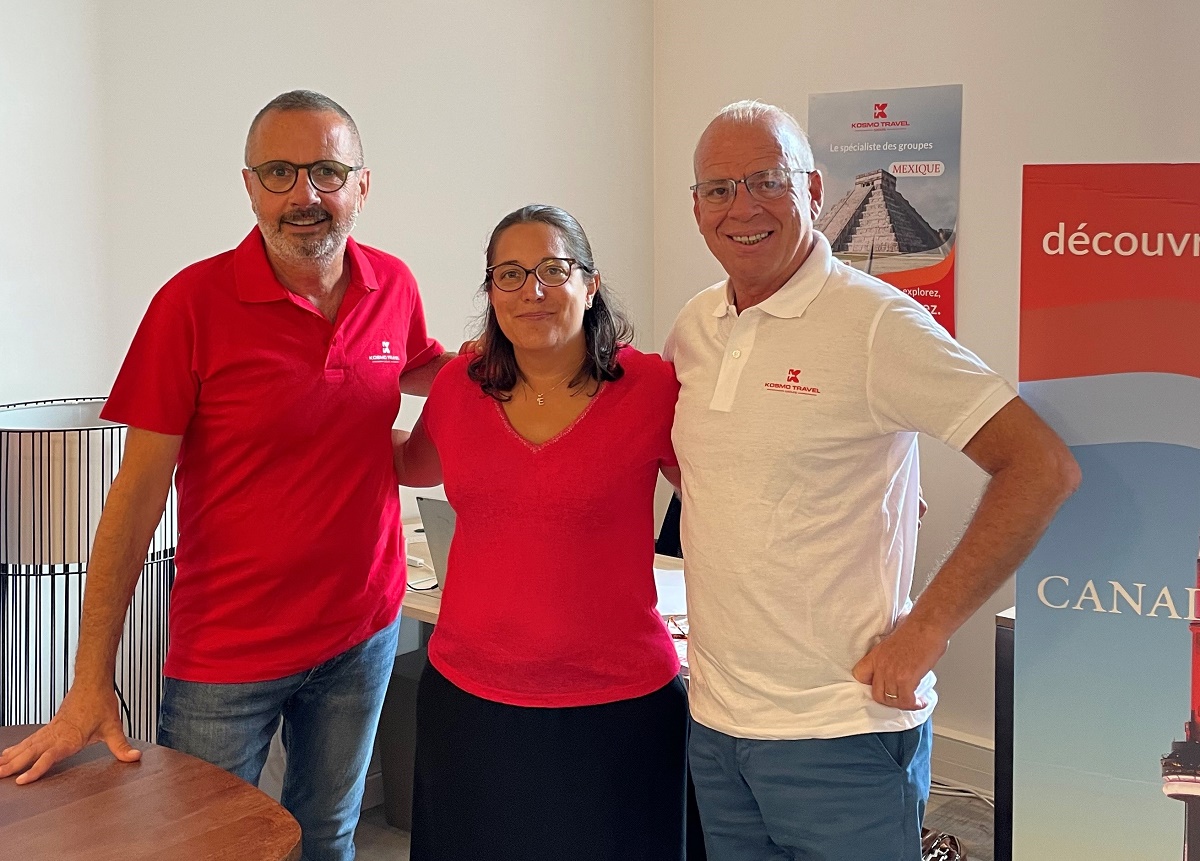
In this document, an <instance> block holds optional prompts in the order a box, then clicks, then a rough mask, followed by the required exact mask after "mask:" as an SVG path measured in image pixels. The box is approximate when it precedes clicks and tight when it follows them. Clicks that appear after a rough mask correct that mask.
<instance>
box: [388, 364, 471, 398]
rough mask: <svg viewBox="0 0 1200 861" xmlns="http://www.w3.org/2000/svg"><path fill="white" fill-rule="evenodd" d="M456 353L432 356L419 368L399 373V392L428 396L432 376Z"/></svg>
mask: <svg viewBox="0 0 1200 861" xmlns="http://www.w3.org/2000/svg"><path fill="white" fill-rule="evenodd" d="M457 355H458V354H457V353H442V354H441V355H439V356H434V357H433V358H432V359H430V360H429V361H428V362H426V363H425V364H423V365H421V366H420V367H419V368H413V369H412V370H411V371H405V372H404V373H403V374H401V375H400V393H401V394H405V395H417V396H418V397H422V398H427V397H429V388H430V386H432V385H433V378H434V377H436V376H437V375H438V371H440V370H441V369H442V368H444V367H446V365H448V364H449V363H450V360H451V359H453V358H454V357H455V356H457Z"/></svg>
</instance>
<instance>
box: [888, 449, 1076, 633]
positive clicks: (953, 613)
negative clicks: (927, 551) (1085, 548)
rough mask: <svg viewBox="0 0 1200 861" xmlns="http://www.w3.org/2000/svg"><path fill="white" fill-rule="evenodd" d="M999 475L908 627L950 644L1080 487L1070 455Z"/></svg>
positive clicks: (1052, 454) (1052, 455)
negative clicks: (1077, 486) (930, 633)
mask: <svg viewBox="0 0 1200 861" xmlns="http://www.w3.org/2000/svg"><path fill="white" fill-rule="evenodd" d="M1061 454H1062V453H1061V452H1049V453H1048V456H1047V457H1046V458H1043V459H1042V460H1040V461H1038V462H1030V463H1021V464H1014V465H1013V466H1010V467H1007V468H1005V469H1002V470H999V471H997V472H996V473H995V474H994V475H993V476H992V478H991V480H990V481H989V482H988V485H987V488H986V489H985V490H984V493H983V496H982V498H981V499H980V501H979V506H978V508H977V509H976V511H975V514H974V516H973V517H972V518H971V522H970V523H969V524H968V526H967V528H966V531H965V532H964V533H963V536H962V538H961V540H960V541H959V542H958V546H957V547H955V548H954V550H953V552H951V553H950V555H949V556H948V557H947V558H946V561H945V562H944V563H943V564H942V566H941V568H940V569H939V571H938V572H937V575H936V576H935V577H934V578H933V580H932V581H931V582H930V583H929V585H928V586H927V587H926V588H925V590H924V592H923V593H922V594H921V596H920V598H919V599H918V600H917V602H916V605H915V606H914V607H913V611H912V613H911V614H910V615H909V617H908V620H907V624H909V625H914V626H917V627H920V628H924V629H926V630H929V631H932V632H935V633H936V635H937V636H939V637H942V638H944V639H949V638H950V636H951V635H952V634H953V633H954V632H955V631H957V630H958V629H959V628H960V627H961V626H962V625H963V623H965V622H966V621H967V619H969V618H970V617H971V615H972V614H974V613H975V611H976V610H978V609H979V608H980V607H981V606H983V604H984V602H986V601H987V600H988V598H990V597H991V596H992V595H993V594H994V593H995V592H996V590H997V589H999V588H1000V586H1002V585H1003V584H1004V582H1005V581H1006V580H1008V578H1009V577H1011V576H1012V574H1013V572H1015V571H1016V569H1017V567H1018V566H1019V565H1020V564H1021V563H1022V562H1023V561H1024V560H1025V558H1026V557H1027V556H1028V555H1029V553H1030V552H1031V551H1032V550H1033V548H1034V546H1035V545H1036V544H1037V542H1038V539H1039V538H1041V536H1042V533H1044V532H1045V531H1046V527H1048V526H1049V525H1050V521H1051V520H1052V519H1053V518H1054V515H1055V513H1056V512H1057V511H1058V508H1059V506H1061V505H1062V503H1063V502H1064V501H1065V500H1066V499H1067V497H1069V496H1070V495H1071V493H1072V492H1073V491H1074V489H1075V486H1076V484H1077V482H1078V478H1077V472H1075V471H1074V470H1075V467H1074V460H1073V459H1071V458H1070V455H1069V453H1067V454H1066V458H1065V459H1064V458H1062V457H1061V456H1058V455H1061Z"/></svg>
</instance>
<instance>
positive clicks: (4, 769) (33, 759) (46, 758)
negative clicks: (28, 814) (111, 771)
mask: <svg viewBox="0 0 1200 861" xmlns="http://www.w3.org/2000/svg"><path fill="white" fill-rule="evenodd" d="M96 741H102V742H104V743H105V744H106V745H108V749H109V750H110V751H112V755H113V756H115V757H116V758H117V759H119V760H120V761H121V762H136V761H137V760H139V759H141V758H142V752H141V751H140V750H138V749H137V748H135V747H133V746H132V745H130V744H129V740H128V739H127V738H125V733H124V731H123V730H122V728H121V714H120V711H119V710H118V708H117V697H116V694H114V693H113V691H112V689H111V688H110V689H107V690H104V689H101V690H95V689H89V688H87V687H85V686H80V685H75V686H73V687H72V688H71V689H70V690H69V691H67V696H66V698H65V699H63V703H62V705H61V706H60V707H59V709H58V713H57V714H55V715H54V717H53V719H51V721H50V723H48V724H46V726H44V727H42V728H41V729H39V730H38V731H37V732H35V733H34V734H33V735H31V736H29V737H28V738H26V739H25V740H24V741H22V742H19V743H17V744H15V745H13V746H12V747H9V748H5V749H4V750H3V751H0V778H5V777H11V776H12V775H14V774H15V775H17V779H16V783H18V784H24V783H32V782H33V781H35V780H37V779H38V778H39V777H41V776H42V775H43V774H45V773H46V772H47V771H49V770H50V768H51V766H53V765H54V764H55V763H56V762H59V761H61V760H64V759H66V758H67V757H69V756H73V755H74V754H76V753H78V752H79V751H81V750H83V748H85V747H86V746H87V745H89V744H91V743H92V742H96Z"/></svg>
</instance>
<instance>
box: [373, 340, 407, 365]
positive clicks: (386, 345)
mask: <svg viewBox="0 0 1200 861" xmlns="http://www.w3.org/2000/svg"><path fill="white" fill-rule="evenodd" d="M367 359H369V360H370V361H372V362H399V361H400V357H399V356H396V355H393V353H392V342H391V341H380V342H379V352H378V353H376V354H375V355H374V356H367Z"/></svg>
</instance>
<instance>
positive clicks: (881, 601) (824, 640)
mask: <svg viewBox="0 0 1200 861" xmlns="http://www.w3.org/2000/svg"><path fill="white" fill-rule="evenodd" d="M815 240H816V242H815V246H814V248H813V251H812V253H811V254H810V255H809V258H808V259H807V260H806V261H805V262H804V265H803V266H801V267H800V270H799V271H798V272H797V273H796V274H795V276H793V278H792V279H791V280H790V281H789V282H788V283H787V284H786V285H784V286H783V288H781V289H780V290H779V291H778V292H777V293H775V294H774V295H772V296H771V297H769V298H768V299H766V300H765V301H763V302H761V303H759V304H758V305H755V306H754V307H752V308H748V309H746V311H745V312H743V313H742V314H738V313H737V311H736V309H735V308H734V306H733V305H732V304H731V302H730V297H729V296H728V293H727V282H722V283H720V284H717V285H715V286H713V287H710V288H709V289H707V290H705V291H703V292H702V293H700V294H699V295H697V296H696V297H694V298H693V299H692V300H691V301H690V302H689V303H688V304H687V305H686V306H685V307H684V309H683V310H682V311H681V312H680V314H679V317H678V319H677V320H676V321H675V326H674V328H673V329H672V330H671V334H670V335H669V336H668V338H667V345H666V349H665V351H664V352H665V355H666V357H667V358H668V359H669V360H671V361H673V362H674V363H675V371H676V375H677V376H678V377H679V381H680V384H681V387H682V388H681V390H680V393H679V403H678V406H677V407H676V410H675V428H674V432H673V440H674V443H675V452H676V454H677V455H678V457H679V463H680V466H681V467H682V469H683V519H682V524H681V531H682V540H683V552H684V558H685V559H686V571H687V586H688V589H687V593H688V594H687V598H688V621H689V624H690V633H689V638H688V661H689V665H690V668H691V688H690V699H691V706H692V714H693V715H694V716H695V718H696V720H697V721H699V722H700V723H702V724H704V725H705V726H708V727H711V728H713V729H716V730H719V731H720V732H724V733H726V734H728V735H733V736H737V737H740V738H768V739H792V738H836V737H840V736H845V735H853V734H856V733H864V732H881V731H895V730H903V729H908V728H910V727H913V726H917V725H918V724H920V723H922V722H924V721H925V720H926V718H928V717H929V715H930V713H931V712H932V711H933V707H934V704H935V703H936V695H935V694H934V691H933V684H934V675H933V673H929V674H928V675H927V676H926V677H925V679H924V680H923V681H922V683H921V685H920V687H919V688H918V693H919V694H921V695H923V696H924V697H925V698H926V699H927V700H928V701H929V706H928V708H926V709H924V710H923V711H918V712H912V711H901V710H899V709H893V708H889V707H887V706H882V705H879V704H878V703H876V702H875V701H874V700H872V699H871V691H870V688H869V687H867V686H866V685H862V684H860V683H859V682H857V681H855V680H854V678H853V676H852V675H851V672H850V671H851V669H852V668H853V666H854V665H855V664H856V663H857V662H858V661H859V659H860V658H862V657H863V655H865V654H866V653H867V652H868V651H869V650H870V648H871V647H872V646H873V645H874V644H875V643H877V642H878V641H879V639H880V638H881V637H882V636H884V635H886V634H887V633H888V632H889V631H891V630H892V627H893V626H894V624H895V622H896V619H897V617H898V615H899V614H900V613H901V612H903V611H904V610H905V609H906V608H907V607H908V606H910V604H911V602H910V600H909V588H910V586H911V585H912V576H913V560H914V554H915V550H916V536H917V520H918V518H917V488H918V484H919V481H920V475H919V466H918V462H917V461H918V455H917V432H918V431H920V432H923V433H927V434H929V435H930V436H934V437H937V438H938V439H940V440H942V441H943V442H945V443H946V444H947V445H950V446H953V447H954V448H956V449H960V450H961V449H962V447H963V446H964V445H966V444H967V442H969V441H970V439H971V437H973V436H974V435H975V433H976V432H977V431H978V430H979V429H980V428H981V427H982V426H983V425H984V423H986V422H987V420H988V419H990V418H991V417H992V416H993V415H995V414H996V412H997V411H998V410H999V409H1000V408H1001V407H1003V406H1004V405H1005V404H1006V403H1008V402H1009V401H1010V400H1011V399H1012V398H1014V397H1016V392H1015V391H1014V390H1013V388H1012V386H1010V385H1009V384H1008V383H1007V382H1006V381H1005V380H1004V379H1003V378H1002V377H1000V376H998V375H997V374H996V373H994V372H993V371H992V370H991V369H989V368H988V367H987V366H986V365H984V364H983V362H981V361H980V360H979V359H978V358H977V357H976V356H975V355H974V354H972V353H971V352H970V351H968V350H966V349H965V348H963V347H962V346H961V345H959V344H958V343H957V342H956V341H954V339H953V338H951V337H950V336H949V334H947V332H946V330H945V329H943V328H942V327H941V326H940V325H938V324H937V323H936V322H935V321H934V320H933V318H932V317H931V316H930V315H929V313H928V311H926V310H925V309H924V308H923V307H922V306H921V305H919V304H918V303H917V302H915V301H913V300H912V299H910V298H909V297H908V296H906V295H904V294H903V293H901V292H900V291H899V290H896V289H895V288H893V287H891V286H889V285H888V284H885V283H884V282H882V281H879V280H878V279H876V278H872V277H871V276H869V275H865V274H863V273H861V272H859V271H857V270H855V269H852V268H851V267H849V266H846V265H845V264H843V263H841V262H840V261H838V260H837V259H835V258H834V257H833V254H832V253H831V251H830V248H829V242H828V241H827V240H826V239H825V237H824V236H822V235H821V234H819V233H817V234H815Z"/></svg>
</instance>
